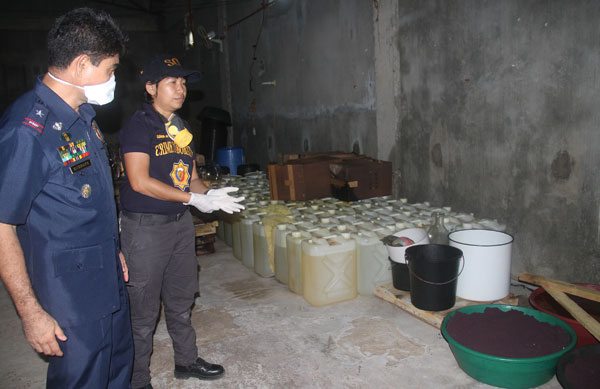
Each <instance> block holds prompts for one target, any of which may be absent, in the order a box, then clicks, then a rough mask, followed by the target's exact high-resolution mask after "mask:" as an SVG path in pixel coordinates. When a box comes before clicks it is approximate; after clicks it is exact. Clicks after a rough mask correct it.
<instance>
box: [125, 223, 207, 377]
mask: <svg viewBox="0 0 600 389" xmlns="http://www.w3.org/2000/svg"><path fill="white" fill-rule="evenodd" d="M121 250H122V251H123V254H124V255H125V259H126V261H127V265H128V267H129V283H128V291H129V301H130V305H131V325H132V329H133V341H134V352H135V359H134V365H133V377H132V380H131V384H132V387H133V388H137V387H143V386H145V385H147V384H149V383H150V355H151V354H152V337H153V334H154V330H155V328H156V324H157V321H158V315H159V312H160V302H161V299H162V303H163V306H164V312H165V319H166V323H167V329H168V332H169V336H170V337H171V340H172V342H173V351H174V356H175V364H177V365H184V366H185V365H189V364H191V363H193V362H194V361H195V360H196V358H197V356H198V349H197V347H196V333H195V331H194V328H193V327H192V324H191V306H192V304H193V303H194V296H195V294H196V292H197V291H198V263H197V261H196V253H195V233H194V226H193V223H192V216H191V214H190V213H189V212H185V213H183V214H182V215H177V216H175V215H173V216H166V215H155V214H140V213H128V212H123V213H122V216H121Z"/></svg>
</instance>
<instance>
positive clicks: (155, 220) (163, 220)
mask: <svg viewBox="0 0 600 389" xmlns="http://www.w3.org/2000/svg"><path fill="white" fill-rule="evenodd" d="M187 212H188V210H187V209H186V210H185V211H183V212H181V213H176V214H172V215H160V214H156V213H139V212H128V211H121V215H123V216H124V217H126V218H127V219H131V220H137V221H139V223H140V225H146V226H152V225H158V224H167V223H172V222H176V221H179V220H180V219H181V218H182V217H183V216H184V215H185V214H186V213H187Z"/></svg>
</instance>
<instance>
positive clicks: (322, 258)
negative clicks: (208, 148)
mask: <svg viewBox="0 0 600 389" xmlns="http://www.w3.org/2000/svg"><path fill="white" fill-rule="evenodd" d="M223 185H224V186H236V187H240V192H239V195H242V196H245V197H246V199H247V200H246V201H245V206H246V210H244V211H243V212H242V213H240V214H237V215H227V214H222V216H223V217H222V218H221V223H219V227H218V228H217V235H218V236H219V237H220V238H221V239H222V240H224V241H225V243H226V244H228V245H230V246H232V248H233V254H234V256H235V257H236V258H238V259H240V260H241V261H242V263H243V264H244V265H245V266H246V267H248V268H250V269H253V270H254V271H255V272H256V273H257V274H259V275H261V276H263V277H270V276H273V275H275V278H276V279H277V280H278V281H280V282H282V283H287V284H288V288H289V289H290V291H292V292H294V293H298V294H301V295H304V296H305V298H306V299H307V301H309V302H310V303H311V304H313V305H325V304H330V303H334V302H338V301H343V300H345V299H350V298H353V297H354V296H356V293H359V294H361V295H362V294H364V295H370V294H372V293H373V290H374V288H375V287H376V286H378V285H380V284H384V283H388V282H389V281H390V279H391V271H390V267H389V263H390V262H389V261H388V260H387V254H386V250H385V246H384V245H383V243H382V242H381V240H380V239H381V238H382V237H384V236H387V235H390V234H393V233H395V232H398V231H401V230H403V229H407V228H414V227H421V228H423V229H426V228H428V227H429V225H430V224H431V214H432V212H434V211H441V212H444V213H445V218H444V221H445V225H446V227H447V228H448V230H449V231H450V232H452V231H455V230H459V229H469V228H486V229H491V230H497V231H503V230H504V229H505V228H506V226H504V225H502V224H500V223H498V222H497V221H496V220H493V219H480V220H478V219H476V218H475V217H474V216H473V215H472V214H468V213H457V212H452V210H451V209H450V208H449V207H443V208H434V207H431V205H430V204H429V203H428V202H423V203H416V204H409V203H408V202H407V200H406V199H400V200H394V199H391V198H390V197H389V196H385V197H379V198H373V199H367V200H362V201H357V202H353V203H349V202H343V201H340V200H337V199H332V198H325V199H319V200H311V201H306V202H291V203H284V202H272V201H269V198H270V193H269V190H268V181H267V180H266V176H265V175H264V173H260V172H257V173H253V174H252V175H247V176H246V177H229V178H226V179H224V180H223ZM270 206H276V207H285V209H286V210H287V211H288V212H289V219H286V220H284V221H281V223H279V222H273V220H271V218H272V216H273V215H272V213H271V212H270V209H269V207H270ZM267 229H268V231H267ZM349 247H353V248H354V249H353V250H354V251H353V253H352V254H350V250H346V249H348V248H349ZM352 280H354V281H353V282H352ZM352 285H354V286H352Z"/></svg>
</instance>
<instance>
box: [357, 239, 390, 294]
mask: <svg viewBox="0 0 600 389" xmlns="http://www.w3.org/2000/svg"><path fill="white" fill-rule="evenodd" d="M353 236H354V240H355V241H356V269H357V283H358V284H357V289H358V294H360V295H363V296H370V295H372V294H373V291H374V290H375V287H376V286H379V285H381V284H384V283H388V282H391V281H392V271H391V266H390V261H389V260H388V252H387V250H386V248H385V246H384V244H383V243H382V242H381V240H380V239H381V238H382V237H383V236H380V235H378V234H377V233H375V232H371V231H359V232H358V233H357V234H354V235H353Z"/></svg>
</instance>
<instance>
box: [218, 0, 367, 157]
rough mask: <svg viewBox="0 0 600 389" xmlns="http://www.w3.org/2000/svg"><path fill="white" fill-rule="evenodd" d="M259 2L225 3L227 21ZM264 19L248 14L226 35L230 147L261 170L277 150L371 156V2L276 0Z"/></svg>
mask: <svg viewBox="0 0 600 389" xmlns="http://www.w3.org/2000/svg"><path fill="white" fill-rule="evenodd" d="M259 5H260V1H251V2H246V3H243V4H242V5H234V6H229V7H228V9H227V15H228V16H227V17H228V21H229V23H234V22H235V21H236V20H239V19H241V18H243V17H244V16H246V15H248V14H250V13H251V12H252V11H254V10H256V9H257V8H258V7H259ZM262 20H263V14H262V13H258V14H256V15H254V16H253V17H251V18H249V19H247V20H245V21H243V22H241V23H240V24H239V25H237V26H235V27H233V28H231V29H230V30H229V32H228V38H227V40H228V44H229V53H230V77H231V94H232V110H233V121H234V143H235V144H236V145H241V146H243V147H244V148H245V151H246V156H247V160H248V161H249V162H257V163H259V164H261V165H262V166H263V168H264V167H265V165H266V163H267V162H269V161H274V160H277V159H278V158H279V155H280V154H283V153H297V152H304V151H324V150H347V151H350V150H353V149H354V150H357V151H360V152H362V153H365V154H368V155H372V156H376V154H377V136H376V132H375V80H374V65H373V64H374V54H373V23H372V9H371V4H370V2H368V1H339V0H338V1H331V0H328V1H301V0H298V1H280V2H276V3H275V6H273V7H272V8H269V9H268V10H267V11H265V13H264V22H262ZM261 24H262V25H263V27H262V31H261V28H260V26H261ZM259 34H260V37H259ZM257 37H258V39H257ZM255 43H257V49H256V60H255V61H253V57H254V54H253V51H254V49H253V45H254V44H255ZM253 62H254V63H253ZM265 82H266V83H267V84H263V83H265ZM272 83H275V85H272Z"/></svg>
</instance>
